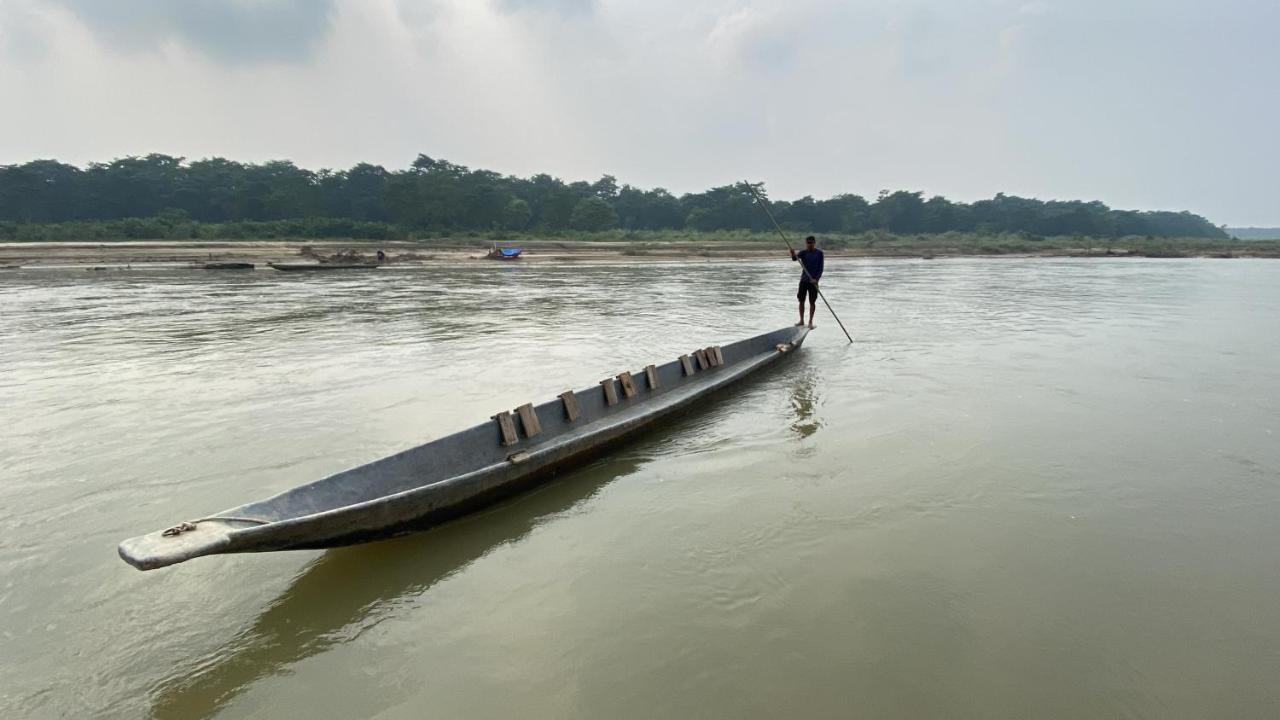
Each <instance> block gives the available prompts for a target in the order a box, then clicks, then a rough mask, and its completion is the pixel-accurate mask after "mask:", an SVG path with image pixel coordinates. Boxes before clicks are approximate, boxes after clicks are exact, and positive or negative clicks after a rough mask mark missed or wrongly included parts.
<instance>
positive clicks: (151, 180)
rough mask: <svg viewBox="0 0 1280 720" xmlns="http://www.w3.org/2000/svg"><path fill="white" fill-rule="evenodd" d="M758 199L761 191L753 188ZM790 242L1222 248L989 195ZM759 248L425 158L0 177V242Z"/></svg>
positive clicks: (847, 205)
mask: <svg viewBox="0 0 1280 720" xmlns="http://www.w3.org/2000/svg"><path fill="white" fill-rule="evenodd" d="M754 187H756V188H757V189H758V190H761V191H763V184H757V185H755V186H754ZM771 207H772V209H773V212H774V215H775V216H776V217H777V219H778V221H779V222H780V223H781V224H782V225H783V227H785V228H787V229H788V230H793V231H795V232H800V233H805V232H814V233H840V234H845V235H850V234H857V233H864V232H868V231H884V232H888V233H894V234H903V235H927V234H939V233H956V232H960V233H972V234H978V235H993V236H994V235H1010V234H1019V235H1021V236H1023V237H1028V238H1030V239H1033V240H1034V239H1035V238H1037V237H1072V236H1074V237H1091V238H1118V237H1127V236H1141V237H1150V238H1202V239H1225V238H1227V237H1228V236H1227V234H1226V233H1225V232H1224V231H1223V230H1222V229H1221V228H1219V227H1216V226H1214V225H1213V224H1212V223H1210V222H1209V221H1208V220H1206V219H1205V218H1203V217H1201V216H1199V215H1194V214H1192V213H1189V212H1165V211H1157V212H1149V211H1136V210H1113V209H1111V208H1109V207H1107V206H1106V205H1105V204H1103V203H1101V202H1098V201H1092V202H1085V201H1057V200H1050V201H1042V200H1035V199H1029V198H1021V197H1016V196H1013V195H1005V194H998V195H996V196H995V197H994V198H991V199H990V200H980V201H977V202H973V203H963V202H953V201H951V200H948V199H947V198H944V197H939V196H934V197H925V196H924V194H923V193H920V192H910V191H905V190H899V191H896V192H890V191H882V192H881V193H880V194H879V196H878V197H876V198H874V199H867V198H864V197H861V196H858V195H853V194H842V195H836V196H835V197H831V198H826V199H821V200H819V199H815V198H812V197H802V198H799V199H796V200H790V201H788V200H772V201H771ZM609 230H624V231H671V230H680V231H691V232H726V231H748V232H765V231H769V230H771V225H770V224H769V219H768V217H767V216H766V215H765V214H764V213H762V212H760V210H759V208H757V207H755V205H754V203H753V200H752V197H751V194H750V192H749V191H748V188H747V187H746V186H745V185H742V184H737V185H725V186H722V187H716V188H711V189H709V190H706V191H704V192H699V193H688V194H684V195H679V196H677V195H675V194H673V193H670V192H668V191H667V190H664V189H662V188H655V189H649V190H645V189H641V188H637V187H633V186H631V185H625V184H624V185H619V184H618V181H617V180H616V179H615V178H614V177H612V176H610V175H605V176H604V177H601V178H600V179H599V180H596V181H594V182H583V181H579V182H564V181H562V180H560V179H558V178H554V177H551V176H550V175H545V174H540V175H534V176H533V177H529V178H519V177H514V176H509V175H502V174H499V173H496V172H492V171H489V170H473V169H470V168H467V167H463V166H461V165H455V164H453V163H451V162H448V161H446V160H437V159H433V158H430V157H427V156H426V155H419V156H418V157H417V159H416V160H414V162H413V164H412V165H411V166H410V167H409V168H407V169H404V170H387V169H386V168H383V167H381V166H377V165H369V164H364V163H361V164H359V165H356V166H355V167H352V168H350V169H349V170H319V171H313V170H307V169H304V168H299V167H297V166H296V165H294V164H293V163H292V162H288V161H273V162H265V163H260V164H253V163H240V162H235V161H232V160H226V159H222V158H210V159H204V160H196V161H192V162H187V161H186V160H185V159H183V158H178V157H171V156H169V155H160V154H151V155H147V156H144V157H125V158H120V159H116V160H112V161H111V162H106V163H91V164H89V165H88V166H87V167H85V168H80V167H76V166H74V165H69V164H66V163H61V162H57V161H55V160H35V161H32V162H28V163H24V164H20V165H5V166H0V239H3V240H18V241H22V240H75V239H83V240H90V239H93V240H97V239H187V238H227V239H235V238H257V237H297V238H361V239H373V240H378V239H404V238H414V237H432V236H442V235H447V234H449V233H457V232H474V231H480V232H513V233H521V234H526V235H548V236H555V235H559V234H562V233H566V232H585V233H597V232H603V231H609Z"/></svg>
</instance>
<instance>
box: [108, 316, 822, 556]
mask: <svg viewBox="0 0 1280 720" xmlns="http://www.w3.org/2000/svg"><path fill="white" fill-rule="evenodd" d="M807 334H808V329H807V328H804V327H788V328H783V329H781V330H775V331H774V332H770V333H765V334H763V335H757V336H755V337H751V338H747V339H746V340H740V341H738V342H735V343H732V344H729V345H724V346H723V347H721V346H712V347H707V348H702V349H699V350H696V351H694V352H691V353H689V354H688V355H682V356H681V357H680V358H678V359H676V360H674V361H672V362H669V363H666V364H664V365H656V366H655V365H650V366H648V367H646V368H644V369H642V370H640V371H639V372H635V373H629V372H624V373H620V374H619V375H617V376H615V377H611V378H608V379H606V380H603V381H601V382H600V383H599V384H597V385H594V386H592V387H589V388H587V389H585V390H578V391H576V392H573V391H570V392H565V393H563V394H561V395H560V396H559V397H557V398H556V399H555V400H552V401H550V402H545V403H542V404H541V405H537V406H534V405H532V404H530V405H524V406H521V407H519V408H516V409H515V410H512V411H510V412H503V413H499V414H498V415H495V416H494V417H493V418H492V419H491V420H490V421H489V422H486V423H482V424H480V425H477V426H475V427H472V428H469V429H467V430H463V431H461V432H457V433H454V434H452V435H448V436H445V437H442V438H439V439H436V440H433V441H431V442H429V443H426V444H424V445H419V446H418V447H415V448H412V449H410V450H405V451H403V452H400V453H397V454H395V455H392V456H390V457H386V458H383V459H381V460H377V461H374V462H371V463H369V464H367V465H361V466H359V467H356V468H352V469H350V470H345V471H343V472H340V473H337V474H336V475H330V476H329V477H326V478H324V479H322V480H317V481H315V482H312V483H308V484H306V485H301V486H299V487H296V488H294V489H292V490H288V491H286V492H283V493H280V494H279V495H276V496H274V497H270V498H267V499H265V500H261V501H258V502H253V503H249V504H247V505H240V506H238V507H234V508H230V509H228V510H223V511H222V512H220V513H216V514H214V515H211V516H208V517H204V518H200V519H198V520H190V521H187V522H183V523H180V524H178V525H175V526H173V527H170V528H168V529H166V530H162V531H158V532H153V533H150V534H147V535H142V536H139V537H135V538H131V539H129V540H125V541H124V542H122V543H120V548H119V550H120V557H121V558H123V559H124V560H125V561H126V562H128V563H129V564H130V565H133V566H134V567H136V568H138V569H140V570H151V569H154V568H160V567H165V566H167V565H173V564H175V563H180V562H183V561H186V560H190V559H192V558H195V557H200V556H202V555H215V554H221V553H239V552H264V551H268V550H300V549H306V548H328V547H337V546H340V545H352V544H355V543H360V542H366V541H370V540H378V539H381V538H386V537H391V536H393V535H402V534H405V533H409V532H414V531H417V530H424V529H426V528H429V527H432V526H434V525H438V524H440V523H442V522H445V521H447V520H450V519H452V518H455V517H458V516H460V515H463V514H466V513H468V512H471V511H473V510H476V509H478V508H480V507H483V506H485V505H489V504H491V503H493V502H496V501H498V500H501V499H503V498H505V497H508V496H510V495H514V494H516V493H518V492H520V491H522V490H525V489H528V488H530V487H532V486H534V485H536V484H537V483H539V482H542V481H545V480H546V479H548V478H549V477H551V476H553V475H555V474H556V473H557V472H559V471H562V470H565V469H568V468H570V467H572V466H574V465H576V464H579V463H581V462H583V461H584V460H587V459H589V458H591V457H594V456H596V455H598V454H600V453H601V452H603V451H605V450H607V449H608V448H610V447H612V446H613V445H615V444H617V443H618V442H621V441H624V440H626V439H628V438H629V437H630V436H632V435H634V434H635V433H636V432H637V431H639V430H641V429H643V428H645V427H647V426H651V425H652V424H653V423H655V422H657V421H658V420H660V419H662V418H665V417H669V416H670V415H672V414H673V413H677V412H679V411H682V410H684V409H686V408H688V406H689V405H691V404H692V403H694V402H695V401H697V400H699V399H700V398H702V397H704V396H706V395H708V394H709V393H712V392H714V391H716V390H719V389H721V388H724V387H726V386H728V385H731V384H732V383H734V382H736V381H738V380H741V379H743V378H745V377H747V376H749V375H751V374H752V373H754V372H756V371H758V370H760V369H762V368H764V367H767V366H769V365H771V364H773V363H775V362H777V361H778V360H780V359H782V358H785V357H787V356H788V355H790V354H791V353H792V352H793V351H794V350H797V349H799V347H800V345H801V343H803V342H804V339H805V336H806V335H807Z"/></svg>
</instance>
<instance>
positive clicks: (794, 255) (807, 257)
mask: <svg viewBox="0 0 1280 720" xmlns="http://www.w3.org/2000/svg"><path fill="white" fill-rule="evenodd" d="M817 244H818V241H817V240H815V239H814V237H813V236H812V235H810V236H809V237H807V238H805V239H804V249H803V250H801V251H800V252H796V251H795V250H792V251H791V259H792V260H793V261H796V260H798V261H800V268H801V273H800V292H798V293H796V297H797V298H799V299H800V322H798V323H796V325H803V324H804V298H805V295H808V296H809V327H810V328H813V327H815V326H814V324H813V313H814V310H816V309H817V303H818V280H819V279H820V278H821V277H822V251H821V250H819V249H818V247H817Z"/></svg>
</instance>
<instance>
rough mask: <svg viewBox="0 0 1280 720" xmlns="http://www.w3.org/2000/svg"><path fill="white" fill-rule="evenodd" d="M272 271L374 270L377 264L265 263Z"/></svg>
mask: <svg viewBox="0 0 1280 720" xmlns="http://www.w3.org/2000/svg"><path fill="white" fill-rule="evenodd" d="M267 265H269V266H270V267H271V268H272V269H273V270H280V271H282V272H312V271H320V270H375V269H377V267H378V264H377V263H355V264H352V263H347V264H339V263H329V264H321V263H267Z"/></svg>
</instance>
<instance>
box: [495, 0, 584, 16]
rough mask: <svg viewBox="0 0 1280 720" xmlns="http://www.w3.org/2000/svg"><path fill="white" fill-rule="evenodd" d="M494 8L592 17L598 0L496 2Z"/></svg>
mask: <svg viewBox="0 0 1280 720" xmlns="http://www.w3.org/2000/svg"><path fill="white" fill-rule="evenodd" d="M494 7H496V8H497V9H498V10H499V11H501V12H504V13H517V12H525V11H541V12H551V13H556V14H559V15H590V14H592V13H593V12H595V9H596V0H494Z"/></svg>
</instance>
